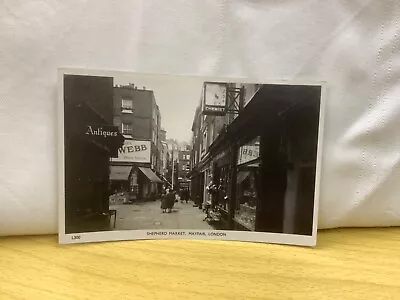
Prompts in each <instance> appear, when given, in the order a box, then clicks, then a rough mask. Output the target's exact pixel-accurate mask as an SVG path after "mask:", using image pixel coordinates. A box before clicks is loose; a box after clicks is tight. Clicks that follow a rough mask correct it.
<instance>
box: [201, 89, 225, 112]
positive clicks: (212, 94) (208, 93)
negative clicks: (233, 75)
mask: <svg viewBox="0 0 400 300" xmlns="http://www.w3.org/2000/svg"><path fill="white" fill-rule="evenodd" d="M202 98H203V99H202V106H203V109H202V111H203V114H204V115H216V116H224V115H225V114H226V111H227V84H226V83H218V82H205V83H204V86H203V91H202Z"/></svg>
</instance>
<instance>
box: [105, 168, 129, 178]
mask: <svg viewBox="0 0 400 300" xmlns="http://www.w3.org/2000/svg"><path fill="white" fill-rule="evenodd" d="M131 170H132V167H131V166H111V170H110V180H123V181H127V180H128V178H129V174H130V173H131Z"/></svg>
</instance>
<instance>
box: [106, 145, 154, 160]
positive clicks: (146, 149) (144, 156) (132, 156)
mask: <svg viewBox="0 0 400 300" xmlns="http://www.w3.org/2000/svg"><path fill="white" fill-rule="evenodd" d="M150 150H151V142H150V141H138V140H125V142H124V145H123V146H122V147H121V148H120V149H119V150H118V158H113V159H112V161H115V162H137V163H150V157H151V155H150Z"/></svg>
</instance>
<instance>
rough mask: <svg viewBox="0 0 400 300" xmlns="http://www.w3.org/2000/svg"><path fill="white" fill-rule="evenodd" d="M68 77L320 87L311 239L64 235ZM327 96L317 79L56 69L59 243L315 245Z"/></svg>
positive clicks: (206, 233) (215, 233)
mask: <svg viewBox="0 0 400 300" xmlns="http://www.w3.org/2000/svg"><path fill="white" fill-rule="evenodd" d="M65 74H69V75H90V76H108V77H114V76H116V75H130V74H132V75H138V76H145V77H148V78H150V79H151V78H154V77H177V78H179V77H181V78H186V77H197V78H199V79H202V80H203V81H219V82H240V83H249V84H250V83H253V84H276V85H311V86H321V99H320V118H319V128H318V145H317V164H316V179H315V192H314V197H315V198H314V214H313V230H312V235H311V236H306V235H297V234H296V235H295V234H284V233H268V232H248V231H233V230H175V229H172V230H167V229H159V230H150V229H149V230H123V231H104V232H103V231H100V232H85V233H73V234H65V184H64V180H65V164H64V162H65V158H64V89H63V77H64V75H65ZM326 97H327V84H326V82H324V81H317V80H265V81H260V80H249V79H244V78H230V77H229V78H226V77H225V78H224V77H209V76H197V75H174V74H151V73H138V72H133V71H122V70H120V71H118V70H116V71H110V70H94V69H83V68H68V67H66V68H59V69H58V99H57V112H58V130H57V134H58V139H57V141H58V156H57V157H58V164H59V165H58V166H59V167H58V197H59V201H58V203H59V209H58V212H59V222H58V223H59V243H60V244H71V243H88V242H105V241H127V240H154V239H168V240H171V239H196V240H227V241H245V242H262V243H272V244H286V245H298V246H315V245H316V242H317V226H318V208H319V197H320V182H321V160H322V151H323V150H322V149H323V145H322V142H323V140H324V123H325V101H326Z"/></svg>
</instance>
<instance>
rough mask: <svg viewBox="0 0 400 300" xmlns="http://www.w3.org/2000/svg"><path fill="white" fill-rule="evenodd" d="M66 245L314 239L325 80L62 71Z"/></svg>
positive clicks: (63, 235)
mask: <svg viewBox="0 0 400 300" xmlns="http://www.w3.org/2000/svg"><path fill="white" fill-rule="evenodd" d="M59 81H60V82H59V84H60V86H59V87H60V89H59V91H60V93H59V104H60V105H59V120H60V121H59V122H60V124H59V125H60V126H59V131H58V134H59V146H60V148H59V150H60V151H59V153H60V163H59V164H60V172H59V174H60V178H59V183H60V184H59V186H60V188H59V195H60V201H59V203H60V209H59V213H60V228H59V241H60V243H83V242H97V241H112V240H134V239H177V238H179V239H181V238H187V239H218V240H240V241H254V242H267V243H268V242H270V243H282V244H294V245H305V246H314V245H315V244H316V235H317V224H316V223H317V220H318V198H319V173H320V170H319V168H320V158H321V157H320V153H321V147H322V142H321V141H322V137H323V136H322V135H323V115H324V114H323V94H324V93H323V91H324V84H323V83H322V82H311V83H310V82H290V81H279V80H277V81H275V82H264V83H260V82H257V81H247V80H233V79H227V78H207V77H199V76H177V75H176V76H175V75H156V74H137V73H130V72H122V71H92V70H90V71H89V70H82V69H79V70H76V69H60V70H59Z"/></svg>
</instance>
